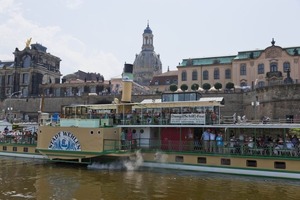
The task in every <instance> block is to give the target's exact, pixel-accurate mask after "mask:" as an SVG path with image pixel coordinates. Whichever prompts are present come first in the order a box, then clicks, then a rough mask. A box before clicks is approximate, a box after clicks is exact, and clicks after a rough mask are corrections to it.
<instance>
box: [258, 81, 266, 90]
mask: <svg viewBox="0 0 300 200" xmlns="http://www.w3.org/2000/svg"><path fill="white" fill-rule="evenodd" d="M257 85H258V87H259V88H260V87H265V82H264V81H259V82H258V83H257Z"/></svg>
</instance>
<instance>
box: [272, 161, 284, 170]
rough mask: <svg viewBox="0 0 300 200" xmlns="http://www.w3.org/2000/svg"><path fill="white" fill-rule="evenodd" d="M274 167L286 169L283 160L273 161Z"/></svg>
mask: <svg viewBox="0 0 300 200" xmlns="http://www.w3.org/2000/svg"><path fill="white" fill-rule="evenodd" d="M274 168H275V169H286V164H285V162H274Z"/></svg>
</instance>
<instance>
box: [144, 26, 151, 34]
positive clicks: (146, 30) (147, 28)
mask: <svg viewBox="0 0 300 200" xmlns="http://www.w3.org/2000/svg"><path fill="white" fill-rule="evenodd" d="M144 33H149V34H152V30H151V28H150V27H149V24H148V25H147V27H146V29H145V30H144Z"/></svg>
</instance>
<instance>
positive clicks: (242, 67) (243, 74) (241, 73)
mask: <svg viewBox="0 0 300 200" xmlns="http://www.w3.org/2000/svg"><path fill="white" fill-rule="evenodd" d="M240 75H241V76H245V75H247V69H246V64H241V66H240Z"/></svg>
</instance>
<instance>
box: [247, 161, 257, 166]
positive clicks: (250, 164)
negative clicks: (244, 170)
mask: <svg viewBox="0 0 300 200" xmlns="http://www.w3.org/2000/svg"><path fill="white" fill-rule="evenodd" d="M246 165H247V167H257V161H256V160H247V161H246Z"/></svg>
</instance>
